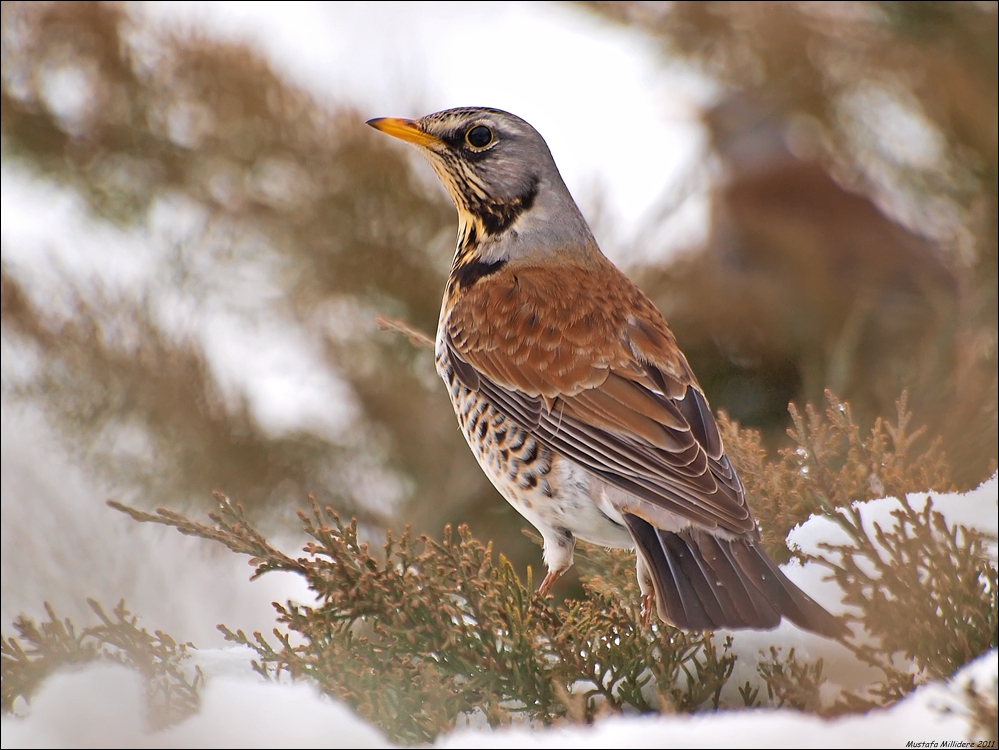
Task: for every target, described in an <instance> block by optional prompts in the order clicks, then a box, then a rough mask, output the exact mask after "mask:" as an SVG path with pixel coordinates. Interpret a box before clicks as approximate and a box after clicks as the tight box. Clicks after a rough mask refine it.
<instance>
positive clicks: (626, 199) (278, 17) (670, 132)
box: [137, 2, 715, 252]
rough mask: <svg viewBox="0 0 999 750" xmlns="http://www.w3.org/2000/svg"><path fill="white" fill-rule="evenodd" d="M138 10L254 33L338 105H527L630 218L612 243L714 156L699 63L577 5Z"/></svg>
mask: <svg viewBox="0 0 999 750" xmlns="http://www.w3.org/2000/svg"><path fill="white" fill-rule="evenodd" d="M137 9H138V10H140V11H141V12H144V13H147V14H149V15H150V16H151V17H152V18H153V19H154V20H155V21H156V22H157V23H164V24H166V25H168V26H175V27H177V28H191V27H194V28H198V29H202V30H204V29H207V30H209V32H210V33H211V34H213V35H217V36H219V37H221V38H226V39H232V40H239V41H246V42H250V43H252V44H253V45H254V46H257V47H258V48H259V49H261V50H262V51H263V52H265V54H266V55H267V57H268V58H269V59H270V60H271V62H272V64H273V65H274V66H275V68H276V69H277V70H278V71H279V72H282V73H283V74H284V75H286V76H287V77H288V78H289V79H291V80H293V81H295V82H297V83H298V84H299V85H301V86H303V87H305V88H307V89H308V90H310V91H312V92H314V93H315V94H317V95H318V96H319V97H320V98H321V99H326V100H327V101H329V102H331V103H337V102H343V101H347V102H350V103H353V104H355V105H356V106H357V107H358V108H359V109H360V110H361V111H362V112H364V113H365V117H366V118H370V117H382V116H398V117H419V116H421V115H424V114H428V113H429V112H434V111H437V110H441V109H447V108H449V107H456V106H479V105H482V106H489V107H497V108H499V109H505V110H507V111H510V112H513V113H514V114H517V115H520V116H521V117H523V118H524V119H525V120H527V121H528V122H530V123H531V124H532V125H534V127H535V128H536V129H537V130H538V131H539V132H540V133H541V134H542V135H543V136H544V137H545V139H546V140H547V142H548V145H549V147H550V148H551V150H552V154H553V155H554V156H555V161H556V163H557V164H558V165H559V168H560V170H561V172H562V176H563V178H564V179H565V181H566V184H567V185H568V186H569V189H570V190H571V191H572V193H573V195H574V196H575V197H576V199H577V201H579V202H580V203H581V204H582V205H583V207H584V210H585V208H586V206H587V203H588V202H590V201H592V199H593V197H594V195H595V190H596V189H597V188H596V186H597V185H599V186H601V187H600V188H599V189H600V192H601V195H602V198H603V200H605V201H606V205H607V208H608V210H609V213H610V214H611V216H612V218H613V219H614V220H615V221H617V222H620V225H621V226H622V227H623V232H622V236H618V237H616V238H615V239H616V242H615V243H614V244H615V245H626V244H627V243H628V229H632V230H634V229H636V228H637V227H638V226H639V225H640V221H641V219H642V217H643V216H645V215H646V213H647V212H648V210H649V208H650V207H651V206H653V204H654V203H655V202H656V200H657V199H659V198H661V197H662V194H663V192H664V190H666V189H668V188H669V187H671V186H672V185H673V184H674V182H675V181H676V180H678V179H679V178H680V176H681V175H682V174H684V173H685V170H689V169H690V168H691V167H692V166H693V165H694V164H696V163H697V162H699V161H701V160H703V154H702V149H703V138H704V133H703V129H702V127H701V125H700V122H699V120H698V117H699V110H700V107H701V106H703V105H704V104H706V103H707V102H708V101H709V100H710V98H711V96H712V95H713V92H714V90H715V89H714V87H713V86H712V85H711V84H710V83H709V82H708V81H707V80H705V79H704V78H703V77H700V76H697V75H695V74H694V73H693V72H691V71H689V70H683V69H680V68H677V67H674V68H671V69H669V70H664V65H663V60H662V59H661V57H660V56H659V54H658V52H657V48H656V44H655V42H653V41H652V40H651V39H650V38H648V37H647V36H645V35H643V34H641V33H639V32H636V31H634V30H628V29H622V28H617V27H615V26H611V25H608V24H606V23H603V22H601V21H599V20H598V19H596V18H594V17H591V16H590V15H588V14H586V13H584V12H581V11H580V10H579V9H578V8H573V7H571V6H569V5H568V4H558V3H552V4H546V3H521V2H475V3H454V2H379V3H353V2H333V3H303V2H282V3H242V2H219V3H203V2H190V3H187V2H184V3H177V2H158V3H149V4H148V5H143V6H140V7H138V8H137ZM426 172H427V174H430V172H429V168H426ZM432 179H433V181H434V182H436V179H435V178H432ZM705 211H706V204H705V203H704V202H703V201H702V202H701V203H700V204H699V205H693V206H688V207H687V212H688V213H689V216H686V217H685V218H684V221H683V223H682V229H681V230H679V231H678V234H679V235H680V236H678V237H677V238H676V245H675V246H674V247H679V246H682V245H686V244H690V243H693V242H694V241H696V237H697V235H698V233H699V232H703V231H704V230H703V227H704V221H705ZM667 241H668V240H667ZM612 249H613V248H605V250H607V251H609V252H610V251H611V250H612ZM670 249H672V248H670V247H664V248H663V252H667V251H668V250H670Z"/></svg>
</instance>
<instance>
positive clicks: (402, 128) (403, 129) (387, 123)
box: [368, 117, 441, 147]
mask: <svg viewBox="0 0 999 750" xmlns="http://www.w3.org/2000/svg"><path fill="white" fill-rule="evenodd" d="M368 125H370V126H371V127H373V128H374V129H375V130H380V131H382V132H383V133H387V134H388V135H391V136H393V137H395V138H399V139H401V140H404V141H408V142H409V143H415V144H416V145H417V146H427V147H432V146H435V145H436V146H439V145H440V144H441V141H440V139H439V138H435V137H434V136H432V135H430V134H429V133H424V132H423V131H422V130H420V128H419V126H418V125H417V124H416V121H415V120H406V119H403V118H402V117H376V118H375V119H373V120H368Z"/></svg>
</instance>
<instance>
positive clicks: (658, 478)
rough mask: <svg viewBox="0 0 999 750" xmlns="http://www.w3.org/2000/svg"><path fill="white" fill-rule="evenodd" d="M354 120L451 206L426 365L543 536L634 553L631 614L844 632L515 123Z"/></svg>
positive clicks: (548, 159)
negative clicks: (438, 187) (752, 505)
mask: <svg viewBox="0 0 999 750" xmlns="http://www.w3.org/2000/svg"><path fill="white" fill-rule="evenodd" d="M368 124H369V125H371V126H372V127H374V128H376V129H378V130H380V131H382V132H383V133H387V134H388V135H392V136H395V137H396V138H401V139H402V140H404V141H407V142H409V143H412V144H414V145H415V146H417V147H418V148H419V150H420V151H421V152H422V153H423V155H424V156H426V157H427V159H428V160H429V161H430V164H431V166H432V167H433V169H434V171H435V172H436V173H437V176H438V177H439V178H440V180H441V182H442V183H443V184H444V187H445V188H446V189H447V192H448V193H449V194H450V196H451V199H452V200H453V201H454V204H455V206H456V207H457V209H458V244H457V250H456V251H455V256H454V263H453V265H452V267H451V274H450V277H449V279H448V282H447V287H446V289H445V292H444V301H443V306H442V308H441V314H440V324H439V327H438V330H437V342H436V361H437V371H438V372H439V373H440V375H441V377H442V378H443V379H444V382H445V383H446V384H447V387H448V389H449V390H450V393H451V401H452V403H453V404H454V410H455V413H456V414H457V416H458V423H459V425H460V426H461V431H462V432H463V433H464V435H465V438H466V440H467V441H468V445H469V446H470V447H471V449H472V452H473V453H474V454H475V457H476V458H477V459H478V461H479V464H480V465H481V466H482V469H483V471H484V472H485V473H486V475H487V476H488V477H489V479H490V480H491V481H492V483H493V484H494V485H495V486H496V489H497V490H499V492H500V494H501V495H503V497H505V498H506V499H507V500H508V501H509V502H510V504H511V505H513V507H514V508H516V509H517V511H519V512H520V513H521V514H522V515H523V516H524V517H525V518H526V519H527V520H528V521H530V522H531V523H532V524H533V525H534V526H535V527H536V528H537V530H538V531H539V532H541V536H542V538H543V539H544V559H545V563H546V564H547V566H548V575H547V576H546V577H545V579H544V581H543V582H542V584H541V586H540V588H539V593H540V594H541V595H542V596H545V595H547V594H548V592H549V590H550V589H551V587H552V584H553V583H554V582H555V580H556V579H557V578H558V577H559V576H560V575H561V574H562V573H564V572H565V571H566V570H567V569H568V568H569V566H571V565H572V557H573V547H574V545H575V540H576V539H577V538H579V539H584V540H586V541H589V542H593V543H595V544H599V545H603V546H606V547H621V548H631V547H636V548H637V550H638V555H637V558H638V562H637V568H638V571H637V572H638V582H639V585H640V587H641V590H642V594H643V596H642V605H643V616H644V619H645V621H646V622H647V621H648V617H649V616H650V612H651V610H652V607H653V606H654V607H655V609H656V611H657V612H658V614H659V617H660V618H661V619H662V620H663V621H665V622H667V623H670V624H672V625H675V626H677V627H679V628H683V629H685V630H709V629H715V628H761V629H766V628H773V627H776V626H777V624H778V623H779V622H780V619H781V617H782V616H784V617H787V618H788V619H789V620H791V621H792V622H794V623H795V624H796V625H798V626H799V627H802V628H805V629H807V630H812V631H815V632H817V633H820V634H822V635H826V636H829V637H833V638H841V637H843V636H844V635H846V633H847V630H846V628H845V627H844V626H843V625H842V624H841V623H840V622H839V621H838V620H837V619H836V618H834V617H833V616H832V615H830V614H829V613H828V612H826V610H824V609H823V608H822V607H821V606H819V605H818V604H817V603H816V602H815V601H813V600H812V599H811V598H809V597H808V596H807V595H806V594H804V593H803V592H802V591H801V590H800V589H798V588H797V587H796V586H795V585H794V584H793V583H791V581H790V580H788V578H787V577H786V576H785V575H784V574H783V573H782V572H781V570H780V569H779V568H778V567H777V565H776V564H775V563H774V562H773V561H772V560H771V559H770V558H769V557H768V556H767V554H766V553H765V552H764V551H763V550H762V549H761V548H760V544H759V539H760V535H759V532H758V530H757V528H756V522H755V520H754V519H753V514H752V513H751V512H750V509H749V507H748V505H747V504H746V497H745V494H744V492H743V487H742V483H741V482H740V481H739V478H738V477H737V476H736V473H735V470H734V469H733V468H732V464H731V462H730V461H729V459H728V456H726V455H725V449H724V446H723V445H722V440H721V436H720V435H719V433H718V427H717V425H716V424H715V420H714V417H713V416H712V413H711V409H710V408H709V407H708V402H707V399H706V398H705V396H704V393H703V392H702V391H701V388H700V386H699V385H698V383H697V379H696V378H695V377H694V373H693V372H692V371H691V369H690V365H688V364H687V360H686V358H685V357H684V356H683V353H682V352H681V351H680V349H679V347H678V346H677V343H676V339H675V337H674V336H673V333H672V332H671V331H670V329H669V327H668V326H667V325H666V321H665V320H663V317H662V315H661V314H660V313H659V311H658V310H657V309H656V307H655V306H654V305H653V304H652V302H651V301H650V300H649V298H648V297H646V296H645V294H643V293H642V291H641V290H639V289H638V287H637V286H635V284H634V283H632V282H631V281H630V280H629V279H628V278H627V277H626V276H625V275H624V274H623V273H621V272H620V271H619V270H618V269H617V268H616V267H615V266H614V265H613V264H612V263H611V262H610V261H609V260H608V259H607V258H606V257H605V256H604V255H603V253H602V252H601V251H600V249H599V248H598V247H597V243H596V240H595V239H594V238H593V234H592V232H591V231H590V228H589V226H588V225H587V223H586V221H585V219H584V218H583V216H582V214H581V213H580V211H579V209H578V208H577V207H576V204H575V202H574V201H573V199H572V196H570V195H569V190H568V189H567V188H566V186H565V183H564V182H563V181H562V177H561V175H560V174H559V171H558V168H557V167H556V166H555V162H554V160H553V159H552V155H551V152H550V151H549V150H548V145H547V144H546V143H545V141H544V139H543V138H542V137H541V135H540V134H539V133H538V132H537V131H536V130H535V129H534V128H532V127H531V126H530V125H529V124H528V123H526V122H525V121H524V120H522V119H520V118H519V117H516V116H515V115H511V114H509V113H507V112H502V111H500V110H496V109H486V108H478V107H474V108H459V109H449V110H445V111H443V112H437V113H435V114H431V115H427V116H426V117H422V118H420V119H418V120H406V119H400V118H392V117H384V118H378V119H374V120H369V121H368Z"/></svg>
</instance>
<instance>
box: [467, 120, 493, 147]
mask: <svg viewBox="0 0 999 750" xmlns="http://www.w3.org/2000/svg"><path fill="white" fill-rule="evenodd" d="M465 140H466V141H468V145H469V146H471V147H472V148H485V147H486V146H488V145H489V144H490V143H492V142H493V131H491V130H490V129H489V128H487V127H486V126H485V125H476V126H475V127H474V128H472V129H471V130H469V131H468V132H467V133H465Z"/></svg>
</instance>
